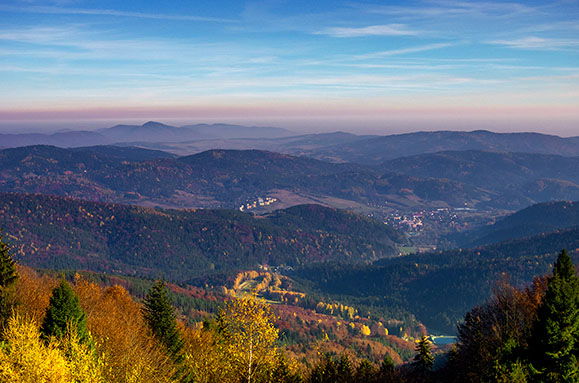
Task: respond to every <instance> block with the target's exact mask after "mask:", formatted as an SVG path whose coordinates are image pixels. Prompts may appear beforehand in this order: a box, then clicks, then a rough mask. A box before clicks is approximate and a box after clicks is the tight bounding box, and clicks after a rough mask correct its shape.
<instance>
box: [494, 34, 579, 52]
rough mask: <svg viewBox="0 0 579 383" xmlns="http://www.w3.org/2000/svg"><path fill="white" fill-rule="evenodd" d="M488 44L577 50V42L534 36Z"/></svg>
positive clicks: (518, 47)
mask: <svg viewBox="0 0 579 383" xmlns="http://www.w3.org/2000/svg"><path fill="white" fill-rule="evenodd" d="M489 43H490V44H495V45H503V46H506V47H510V48H515V49H535V50H561V49H577V48H579V40H575V39H553V38H543V37H536V36H529V37H523V38H520V39H512V40H495V41H490V42H489Z"/></svg>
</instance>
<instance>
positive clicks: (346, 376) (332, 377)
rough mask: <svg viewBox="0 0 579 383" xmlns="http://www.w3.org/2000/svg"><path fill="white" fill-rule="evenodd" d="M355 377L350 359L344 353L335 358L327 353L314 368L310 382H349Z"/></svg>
mask: <svg viewBox="0 0 579 383" xmlns="http://www.w3.org/2000/svg"><path fill="white" fill-rule="evenodd" d="M353 378H354V371H353V369H352V364H351V363H350V359H349V358H348V357H347V356H346V355H345V354H342V355H341V356H340V357H339V358H334V357H332V356H331V355H330V354H325V355H324V357H323V358H322V360H321V361H320V362H319V363H318V364H317V365H316V366H315V367H314V368H313V369H312V371H311V373H310V379H309V382H310V383H349V382H351V381H352V380H353Z"/></svg>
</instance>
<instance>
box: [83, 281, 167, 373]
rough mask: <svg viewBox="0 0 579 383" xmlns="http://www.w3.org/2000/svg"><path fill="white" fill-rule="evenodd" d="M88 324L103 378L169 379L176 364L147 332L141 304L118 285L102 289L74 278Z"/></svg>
mask: <svg viewBox="0 0 579 383" xmlns="http://www.w3.org/2000/svg"><path fill="white" fill-rule="evenodd" d="M76 292H77V294H78V296H79V298H80V302H81V305H82V306H83V308H84V310H85V312H86V313H87V325H88V328H89V331H91V334H92V335H93V337H94V338H95V339H96V340H97V344H96V348H97V350H98V351H99V352H100V353H101V354H102V355H103V358H104V363H105V364H106V365H107V369H106V373H105V375H106V381H107V382H119V383H137V382H171V381H172V377H173V375H174V374H175V366H174V365H173V362H172V361H171V360H170V358H169V357H168V356H167V355H166V354H165V353H164V352H163V348H162V347H160V345H159V344H158V342H157V341H156V339H155V338H154V337H153V336H152V334H151V333H150V330H149V328H148V327H147V325H146V324H145V322H144V320H143V318H142V315H141V306H140V304H138V303H137V302H135V301H134V300H133V298H132V297H131V296H130V295H129V293H128V292H127V290H125V289H124V288H123V287H121V286H111V287H107V288H102V287H100V286H98V285H96V284H94V283H89V282H87V281H84V280H77V282H76Z"/></svg>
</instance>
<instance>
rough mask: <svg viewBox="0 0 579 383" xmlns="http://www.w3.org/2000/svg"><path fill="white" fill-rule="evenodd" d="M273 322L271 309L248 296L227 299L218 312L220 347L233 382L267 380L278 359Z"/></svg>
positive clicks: (275, 329)
mask: <svg viewBox="0 0 579 383" xmlns="http://www.w3.org/2000/svg"><path fill="white" fill-rule="evenodd" d="M274 319H275V318H274V315H273V312H272V310H271V307H270V306H269V305H268V304H266V303H265V302H264V301H263V300H260V299H257V298H255V297H252V296H246V297H243V298H240V299H233V300H230V301H229V302H227V303H226V305H225V307H224V308H223V309H222V310H221V312H220V313H219V319H218V327H219V329H220V330H221V333H220V335H221V342H220V345H221V347H222V352H223V353H224V356H225V358H226V359H227V361H228V367H229V369H230V373H231V374H232V376H233V377H234V379H236V380H233V381H243V382H248V383H251V382H260V381H267V379H268V376H269V374H271V371H273V369H274V367H275V365H276V361H277V356H278V350H277V347H276V346H275V342H276V340H277V337H278V329H277V328H276V327H275V326H274V324H273V321H274Z"/></svg>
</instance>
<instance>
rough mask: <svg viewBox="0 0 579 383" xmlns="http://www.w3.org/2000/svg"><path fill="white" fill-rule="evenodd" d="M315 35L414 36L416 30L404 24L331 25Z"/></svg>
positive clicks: (416, 33)
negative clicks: (347, 26)
mask: <svg viewBox="0 0 579 383" xmlns="http://www.w3.org/2000/svg"><path fill="white" fill-rule="evenodd" d="M314 34H317V35H328V36H332V37H364V36H414V35H418V32H417V31H413V30H410V29H408V27H407V26H406V25H404V24H387V25H370V26H367V27H361V28H344V27H331V28H326V29H323V30H321V31H318V32H315V33H314Z"/></svg>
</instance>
